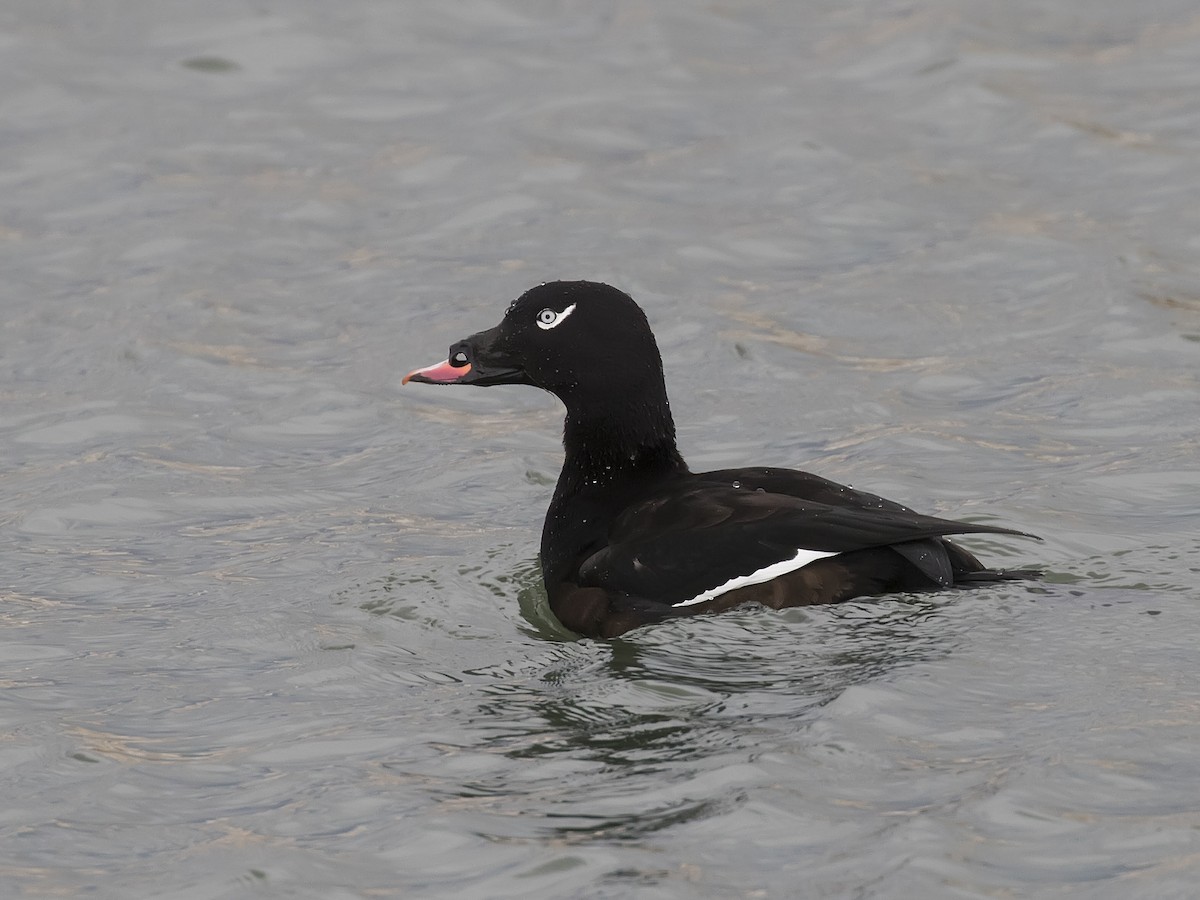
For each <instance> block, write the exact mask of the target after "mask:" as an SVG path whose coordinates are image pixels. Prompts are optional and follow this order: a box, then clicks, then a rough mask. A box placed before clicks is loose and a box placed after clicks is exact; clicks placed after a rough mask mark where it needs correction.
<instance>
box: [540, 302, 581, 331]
mask: <svg viewBox="0 0 1200 900" xmlns="http://www.w3.org/2000/svg"><path fill="white" fill-rule="evenodd" d="M574 311H575V304H574V303H572V304H571V305H570V306H568V307H567V308H566V309H564V310H563V311H562V312H556V311H555V310H553V309H550V307H546V308H545V309H543V310H542V311H541V312H540V313H538V314H537V326H538V328H540V329H542V330H543V331H547V330H549V329H551V328H554V327H555V326H557V325H561V324H562V321H563V319H565V318H566V317H567V316H569V315H570V314H571V313H573V312H574Z"/></svg>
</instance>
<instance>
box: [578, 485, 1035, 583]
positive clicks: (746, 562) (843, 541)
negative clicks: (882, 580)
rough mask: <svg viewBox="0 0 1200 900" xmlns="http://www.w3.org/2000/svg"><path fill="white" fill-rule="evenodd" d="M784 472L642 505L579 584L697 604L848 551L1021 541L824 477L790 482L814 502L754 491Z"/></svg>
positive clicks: (622, 520) (685, 490) (662, 496)
mask: <svg viewBox="0 0 1200 900" xmlns="http://www.w3.org/2000/svg"><path fill="white" fill-rule="evenodd" d="M782 471H786V470H736V471H734V470H730V473H732V474H734V475H736V477H731V478H729V479H727V480H718V479H714V478H713V477H712V476H715V475H724V474H726V473H724V472H722V473H705V474H704V475H700V476H694V477H693V478H690V479H687V480H686V481H683V482H679V483H676V484H675V485H672V486H670V487H668V488H666V489H664V490H662V491H659V492H657V493H655V494H654V495H653V496H650V497H648V498H645V499H643V500H642V501H640V502H638V503H635V504H634V505H632V506H630V507H629V508H627V509H626V510H625V511H624V512H623V513H622V514H621V515H620V516H619V517H618V518H617V520H616V521H615V522H614V523H613V526H612V528H611V529H610V531H609V539H608V545H607V546H606V547H604V548H602V549H601V550H599V551H597V552H596V553H594V554H592V555H591V556H590V557H589V558H588V559H587V560H585V561H584V562H583V564H582V566H581V567H580V572H579V582H578V583H579V584H580V585H581V586H594V587H602V588H604V589H605V590H609V591H615V592H621V593H625V594H629V595H632V596H638V597H646V598H654V599H655V600H658V601H660V602H662V603H666V604H668V605H671V606H679V605H692V604H694V603H700V602H704V600H705V599H710V598H711V597H715V596H718V595H719V594H721V593H723V592H725V591H727V590H730V589H732V587H736V586H739V585H743V584H754V583H761V582H763V581H767V580H769V579H771V578H774V577H777V576H778V575H782V574H784V573H786V572H789V571H794V570H795V569H798V568H800V567H802V566H804V565H807V564H809V563H812V562H815V561H817V560H820V559H824V558H826V557H830V556H835V555H837V554H841V553H846V552H849V551H854V550H864V549H868V548H874V547H885V546H890V545H908V547H907V548H906V547H904V546H901V547H899V548H898V551H899V552H901V553H902V554H903V555H905V556H906V557H907V556H909V554H908V553H905V550H906V549H909V548H912V547H914V546H915V545H913V544H912V542H918V541H927V540H928V539H930V538H937V537H942V536H944V535H951V534H970V533H976V532H986V533H991V534H1015V535H1019V534H1022V532H1019V531H1014V530H1012V529H1009V528H1000V527H997V526H994V525H980V524H975V523H970V522H956V521H953V520H950V519H941V518H938V517H936V516H925V515H921V514H920V513H916V512H913V511H912V510H910V509H908V508H906V507H904V506H901V505H900V504H898V503H892V502H891V501H887V500H883V498H880V497H875V496H874V495H870V494H863V493H861V492H858V491H851V490H850V489H849V488H842V486H841V485H837V484H835V483H834V482H827V481H825V480H824V479H818V478H817V477H816V476H808V478H809V479H811V481H806V479H791V480H789V484H790V485H791V486H792V487H793V488H796V486H797V485H800V486H801V487H803V486H804V484H805V483H807V485H808V490H809V496H808V497H800V496H795V495H793V494H790V493H775V492H772V491H770V490H768V489H767V487H766V484H767V483H769V479H770V474H767V475H762V476H760V477H761V481H762V483H755V482H756V477H755V474H754V473H756V472H759V473H761V472H766V473H779V472H782ZM795 474H796V475H805V474H806V473H795ZM735 483H736V484H737V486H736V487H735V486H734V485H735ZM815 497H819V498H821V499H813V498H815ZM830 501H832V502H830ZM914 555H915V554H914ZM935 555H936V554H935ZM914 562H915V560H914Z"/></svg>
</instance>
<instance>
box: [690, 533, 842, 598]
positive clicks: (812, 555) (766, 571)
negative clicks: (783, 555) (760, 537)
mask: <svg viewBox="0 0 1200 900" xmlns="http://www.w3.org/2000/svg"><path fill="white" fill-rule="evenodd" d="M828 556H837V554H836V553H828V552H826V551H824V550H805V549H803V548H801V549H799V550H797V551H796V555H795V556H793V557H792V558H791V559H785V560H782V561H780V562H777V563H771V565H769V566H767V567H766V568H763V569H759V570H758V571H757V572H751V573H750V574H749V575H738V576H737V577H736V578H730V579H729V580H728V581H727V582H725V583H724V584H722V585H718V586H717V587H715V588H709V589H708V590H707V591H705V592H704V593H703V594H697V595H696V596H695V597H693V598H692V599H691V600H681V601H679V602H678V603H672V604H671V608H672V609H675V608H677V607H680V606H695V605H696V604H697V603H706V602H708V601H709V600H712V599H713V598H714V597H720V596H721V595H722V594H727V593H729V592H730V591H735V590H737V589H738V588H742V587H749V586H750V585H752V584H762V583H763V582H764V581H770V580H771V579H772V578H778V577H779V576H780V575H785V574H787V573H788V572H795V571H796V570H797V569H803V568H804V567H805V566H807V565H808V564H809V563H813V562H816V561H817V560H818V559H825V558H826V557H828Z"/></svg>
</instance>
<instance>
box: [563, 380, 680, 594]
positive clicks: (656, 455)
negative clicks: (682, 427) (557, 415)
mask: <svg viewBox="0 0 1200 900" xmlns="http://www.w3.org/2000/svg"><path fill="white" fill-rule="evenodd" d="M563 449H564V450H565V451H566V454H565V458H564V459H563V468H562V474H561V475H559V477H558V485H557V487H555V489H554V498H553V499H552V500H551V501H550V508H549V510H547V512H546V522H545V526H544V528H543V530H542V573H543V576H544V577H545V580H546V585H547V588H550V587H551V586H552V585H553V584H554V583H555V582H557V581H561V580H568V579H570V578H571V577H573V574H572V573H574V572H575V569H576V567H577V566H578V565H579V564H580V563H581V562H582V561H583V559H585V558H586V557H587V556H588V555H590V554H591V553H593V552H595V551H596V550H597V549H599V548H600V547H602V546H603V545H604V543H605V542H606V541H607V536H608V529H609V526H610V525H611V524H612V521H613V519H615V518H616V517H617V516H618V515H619V514H620V512H621V511H622V510H623V509H625V508H626V507H627V506H628V505H629V504H630V503H632V502H634V501H635V500H636V499H638V498H639V497H640V496H642V495H643V494H645V493H646V492H647V491H648V490H649V489H650V488H651V487H652V486H654V485H656V484H658V483H660V482H661V481H663V480H665V479H669V478H670V477H671V476H672V475H681V474H686V473H687V471H688V468H687V464H686V463H685V462H684V461H683V457H682V456H680V455H679V450H678V449H676V447H675V423H674V422H673V421H672V419H671V409H670V407H669V406H668V405H667V401H666V392H665V391H663V393H662V396H661V398H647V399H645V400H639V399H633V400H631V401H629V402H626V403H624V404H613V405H611V406H609V407H607V408H606V407H604V406H600V405H597V404H595V403H588V404H574V403H571V402H569V401H568V402H567V417H566V422H565V424H564V426H563Z"/></svg>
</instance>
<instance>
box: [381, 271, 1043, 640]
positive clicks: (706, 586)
mask: <svg viewBox="0 0 1200 900" xmlns="http://www.w3.org/2000/svg"><path fill="white" fill-rule="evenodd" d="M404 380H405V381H406V382H407V381H409V380H414V381H424V382H428V383H433V384H476V385H493V384H530V385H534V386H537V387H541V388H544V389H545V390H548V391H550V392H551V393H553V394H555V395H556V396H558V397H559V399H561V400H562V401H563V403H564V404H565V406H566V418H565V422H564V430H563V446H564V450H565V459H564V462H563V470H562V473H561V475H560V477H559V480H558V484H557V487H556V488H555V492H554V497H553V499H552V500H551V503H550V508H549V510H548V512H547V515H546V522H545V525H544V528H543V531H542V545H541V562H542V573H543V578H544V580H545V583H546V590H547V593H548V595H549V600H550V607H551V609H552V610H553V611H554V613H555V615H556V616H558V618H559V619H560V621H562V623H563V624H564V625H565V626H566V627H568V628H570V629H572V630H574V631H577V632H580V633H582V634H586V635H591V636H594V637H611V636H614V635H617V634H621V633H623V632H625V631H628V630H629V629H631V628H635V627H638V626H640V625H644V624H648V623H651V622H655V621H660V620H662V619H666V618H672V617H676V616H681V615H693V614H696V613H698V612H718V611H721V610H724V609H728V608H730V607H732V606H736V605H738V604H741V603H745V602H749V601H755V602H759V603H763V604H765V605H767V606H771V607H774V608H782V607H786V606H804V605H810V604H815V603H834V602H839V601H842V600H847V599H850V598H851V597H857V596H863V595H869V594H878V593H884V592H888V591H903V590H936V589H940V588H947V587H952V586H955V585H965V584H977V583H980V582H986V581H996V580H1003V579H1009V578H1022V577H1032V576H1035V575H1036V574H1037V573H1036V572H1034V571H1032V570H1020V571H1016V572H1002V571H997V570H992V569H987V568H986V567H984V566H983V565H982V564H981V563H980V562H979V561H978V560H977V559H976V558H975V557H974V556H973V555H971V554H970V553H968V552H967V551H966V550H964V549H962V548H961V547H959V546H957V545H956V544H954V543H952V542H950V541H949V540H946V536H947V535H955V534H968V533H975V532H984V533H991V534H1010V535H1022V534H1023V533H1022V532H1019V531H1013V530H1011V529H1007V528H999V527H996V526H991V525H979V524H974V523H969V522H957V521H953V520H949V519H941V518H937V517H934V516H925V515H921V514H920V513H917V512H914V511H913V510H911V509H908V508H907V507H905V506H902V505H900V504H898V503H895V502H893V501H890V500H885V499H883V498H882V497H877V496H875V495H873V494H868V493H864V492H861V491H856V490H852V489H851V488H849V487H846V486H843V485H840V484H837V483H835V482H832V481H828V480H826V479H824V478H820V477H818V476H816V475H812V474H809V473H807V472H799V471H795V470H790V469H779V468H746V469H723V470H719V471H714V472H703V473H692V472H690V471H689V470H688V468H687V465H686V464H685V463H684V461H683V458H682V457H681V456H680V455H679V452H678V450H677V449H676V446H675V426H674V422H673V420H672V417H671V411H670V405H669V403H668V401H667V394H666V386H665V382H664V379H663V371H662V360H661V357H660V355H659V352H658V346H657V344H656V343H655V341H654V335H653V333H652V332H651V330H650V326H649V324H648V323H647V321H646V317H645V314H644V313H643V312H642V310H641V308H640V307H638V305H637V304H636V303H634V302H633V300H632V299H631V298H630V297H629V296H628V295H626V294H624V293H622V292H621V291H619V290H617V289H616V288H613V287H610V286H608V285H605V284H598V283H594V282H586V281H575V282H551V283H548V284H543V285H539V286H538V287H535V288H533V289H532V290H530V291H527V292H526V293H525V294H524V295H522V296H521V297H520V298H519V299H517V300H516V301H514V302H513V304H512V305H510V307H509V309H508V311H507V312H506V314H505V316H504V319H503V320H502V321H501V323H500V324H499V325H497V326H496V327H495V328H492V329H489V330H488V331H483V332H480V333H478V334H475V335H472V336H471V337H469V338H466V339H465V340H462V341H459V342H458V343H456V344H454V345H452V346H451V348H450V354H449V359H448V360H447V361H446V362H444V363H439V364H437V365H434V366H428V367H426V368H423V369H417V370H416V371H414V372H411V373H409V375H407V376H406V377H405V379H404ZM1026 536H1030V535H1026Z"/></svg>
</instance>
